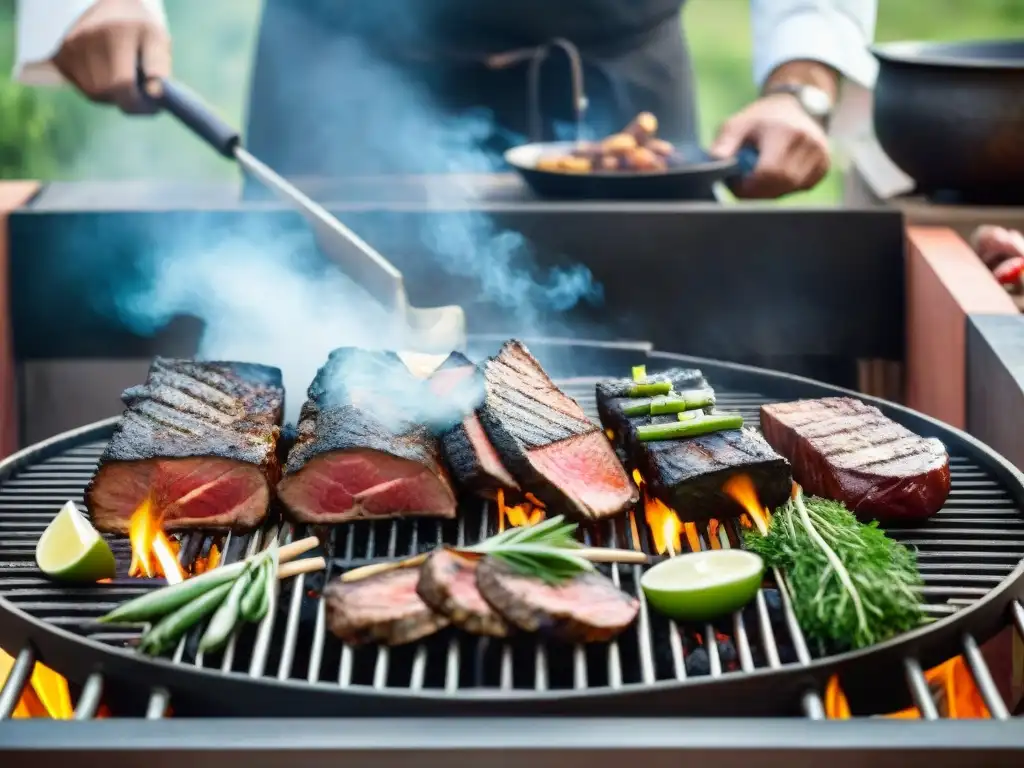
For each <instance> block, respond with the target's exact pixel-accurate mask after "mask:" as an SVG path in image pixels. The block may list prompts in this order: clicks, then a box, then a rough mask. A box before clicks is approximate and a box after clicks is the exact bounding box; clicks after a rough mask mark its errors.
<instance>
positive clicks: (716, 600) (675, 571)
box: [640, 549, 764, 621]
mask: <svg viewBox="0 0 1024 768" xmlns="http://www.w3.org/2000/svg"><path fill="white" fill-rule="evenodd" d="M763 574H764V561H763V560H762V559H761V558H760V557H758V556H757V555H755V554H754V553H752V552H745V551H743V550H742V549H708V550H704V551H701V552H689V553H687V554H684V555H679V556H678V557H671V558H669V559H668V560H664V561H662V562H660V563H658V564H657V565H655V566H654V567H653V568H651V569H650V570H648V571H647V572H646V573H644V575H643V576H642V577H641V579H640V586H641V587H643V590H644V594H645V595H646V596H647V601H648V602H649V603H650V604H651V606H652V607H654V608H655V609H657V610H658V611H660V612H661V613H664V614H665V615H666V616H670V617H671V618H673V619H676V620H677V621H711V620H713V619H717V618H719V617H721V616H726V615H728V614H730V613H734V612H736V611H738V610H740V609H741V608H742V607H743V606H745V605H746V604H747V603H749V602H750V601H751V600H753V599H754V596H755V595H757V590H759V589H760V588H761V577H762V575H763Z"/></svg>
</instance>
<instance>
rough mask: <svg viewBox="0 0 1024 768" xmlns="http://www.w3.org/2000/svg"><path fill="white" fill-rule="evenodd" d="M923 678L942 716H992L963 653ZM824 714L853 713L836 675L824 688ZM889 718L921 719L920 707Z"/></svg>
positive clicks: (842, 715) (836, 717)
mask: <svg viewBox="0 0 1024 768" xmlns="http://www.w3.org/2000/svg"><path fill="white" fill-rule="evenodd" d="M924 679H925V680H926V681H927V682H928V688H929V689H930V690H931V694H932V698H933V699H935V705H936V708H937V709H938V711H939V716H940V717H944V718H950V719H953V720H972V719H973V720H977V719H986V718H988V717H991V715H990V713H989V711H988V707H986V706H985V701H984V699H982V698H981V693H979V692H978V687H977V685H975V683H974V678H973V677H971V672H970V670H969V669H968V668H967V664H966V663H965V662H964V659H963V657H962V656H957V657H956V658H953V659H950V660H949V661H946V662H944V663H942V664H940V665H939V666H937V667H933V668H932V669H929V670H928V671H927V672H925V673H924ZM825 714H826V716H827V717H828V718H829V719H831V720H849V719H850V717H851V716H852V715H851V713H850V705H849V702H848V701H847V700H846V694H844V693H843V689H842V686H841V685H840V684H839V678H838V677H836V676H835V675H833V676H832V677H831V678H830V679H829V681H828V685H827V686H826V688H825ZM886 717H888V718H891V719H893V720H919V719H921V713H920V711H919V710H918V709H917V707H911V708H910V709H904V710H902V711H900V712H894V713H892V714H891V715H886Z"/></svg>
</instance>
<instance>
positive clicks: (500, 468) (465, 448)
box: [430, 352, 519, 497]
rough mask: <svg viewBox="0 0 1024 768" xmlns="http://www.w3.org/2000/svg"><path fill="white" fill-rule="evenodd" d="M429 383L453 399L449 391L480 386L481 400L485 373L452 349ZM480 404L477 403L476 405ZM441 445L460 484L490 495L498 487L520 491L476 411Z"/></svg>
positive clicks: (447, 432)
mask: <svg viewBox="0 0 1024 768" xmlns="http://www.w3.org/2000/svg"><path fill="white" fill-rule="evenodd" d="M430 386H431V389H432V391H434V392H435V393H437V394H438V395H439V396H440V397H442V398H444V397H449V398H450V393H451V392H452V390H456V389H469V390H471V391H472V390H476V389H479V391H480V398H479V399H480V400H482V399H483V375H482V373H481V371H480V369H479V368H477V367H476V366H475V365H473V363H472V362H470V360H469V359H467V358H466V357H464V356H463V355H460V354H459V353H458V352H452V354H451V355H450V356H449V358H448V359H447V360H446V361H445V362H444V363H443V364H442V365H441V367H440V368H439V369H438V370H437V371H436V372H435V373H434V374H433V376H431V377H430ZM450 399H451V398H450ZM467 399H470V398H467ZM472 399H473V400H475V399H476V397H475V396H473V397H472ZM477 404H478V403H474V407H475V406H476V405H477ZM441 448H442V451H443V453H444V458H445V460H446V461H447V462H448V466H449V468H451V471H452V476H453V477H454V479H455V482H456V484H457V485H459V486H460V487H462V488H465V489H466V490H469V491H473V492H474V493H477V494H480V495H481V496H487V497H492V496H494V494H495V491H497V490H499V489H502V490H505V491H517V490H519V486H518V485H517V484H516V481H515V479H514V478H513V477H512V475H510V474H509V471H508V470H507V469H505V466H504V465H503V464H502V463H501V458H500V457H499V456H498V452H497V451H495V450H494V446H493V445H491V441H490V439H489V438H488V437H487V433H485V432H484V428H483V426H481V424H480V419H479V417H478V416H477V415H476V413H475V411H473V410H470V412H469V413H467V414H466V415H465V416H464V417H463V418H462V420H461V421H459V422H457V423H456V424H454V425H453V426H452V427H451V428H449V429H446V430H444V432H443V433H442V435H441Z"/></svg>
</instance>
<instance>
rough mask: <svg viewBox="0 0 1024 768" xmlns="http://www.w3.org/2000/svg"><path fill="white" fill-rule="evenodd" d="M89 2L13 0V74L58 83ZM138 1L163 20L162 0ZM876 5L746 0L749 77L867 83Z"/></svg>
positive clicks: (872, 1)
mask: <svg viewBox="0 0 1024 768" xmlns="http://www.w3.org/2000/svg"><path fill="white" fill-rule="evenodd" d="M371 1H372V0H363V2H371ZM726 1H727V0H716V2H726ZM732 1H733V0H728V2H732ZM93 2H95V0H18V4H17V54H16V57H15V64H14V77H15V78H16V79H17V80H20V81H21V82H23V83H28V84H30V85H55V84H59V83H60V82H61V77H60V74H59V73H58V72H57V70H56V69H55V68H54V67H53V65H52V64H51V63H50V59H51V58H53V55H54V54H55V53H56V52H57V50H58V49H59V48H60V45H61V42H62V41H63V39H64V36H65V35H66V34H67V33H68V31H69V30H70V29H71V27H72V26H74V24H75V21H77V20H78V18H79V17H80V16H81V15H82V14H83V13H85V11H86V10H88V9H89V7H90V6H91V5H92V4H93ZM143 2H144V3H145V4H146V5H147V6H149V8H150V10H151V11H152V12H153V14H154V16H155V17H156V18H157V19H158V20H159V21H160V22H161V23H162V24H165V25H166V23H167V19H166V15H165V13H164V2H163V0H143ZM877 7H878V0H750V13H751V28H752V31H753V38H754V41H753V47H754V82H755V83H756V84H757V85H758V87H760V86H761V85H762V84H763V83H764V80H765V78H767V77H768V75H769V74H771V72H772V70H774V69H775V68H776V67H778V66H779V65H780V64H783V63H785V62H787V61H793V60H795V59H811V60H814V61H820V62H823V63H825V64H828V65H829V66H831V67H834V68H835V69H836V70H838V71H839V72H841V73H842V74H843V75H844V76H845V77H846V78H847V79H849V80H851V81H853V82H854V83H857V84H859V85H862V86H865V87H869V88H870V87H871V85H872V84H873V83H874V78H875V72H876V63H875V60H874V58H873V57H872V56H871V54H870V53H869V52H868V45H869V44H870V43H871V41H872V39H873V38H874V33H875V14H876V11H877Z"/></svg>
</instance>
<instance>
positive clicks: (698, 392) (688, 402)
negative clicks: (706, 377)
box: [651, 389, 715, 416]
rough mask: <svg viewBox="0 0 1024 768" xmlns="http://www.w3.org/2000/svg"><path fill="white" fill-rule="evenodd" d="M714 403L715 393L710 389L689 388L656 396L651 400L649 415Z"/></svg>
mask: <svg viewBox="0 0 1024 768" xmlns="http://www.w3.org/2000/svg"><path fill="white" fill-rule="evenodd" d="M714 404H715V393H714V391H713V390H710V389H691V390H689V391H687V392H679V393H678V394H674V395H666V396H664V397H656V398H654V399H653V400H651V416H663V415H664V414H667V413H681V412H683V411H695V410H698V409H700V408H707V407H708V406H709V405H714Z"/></svg>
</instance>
